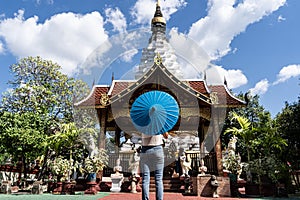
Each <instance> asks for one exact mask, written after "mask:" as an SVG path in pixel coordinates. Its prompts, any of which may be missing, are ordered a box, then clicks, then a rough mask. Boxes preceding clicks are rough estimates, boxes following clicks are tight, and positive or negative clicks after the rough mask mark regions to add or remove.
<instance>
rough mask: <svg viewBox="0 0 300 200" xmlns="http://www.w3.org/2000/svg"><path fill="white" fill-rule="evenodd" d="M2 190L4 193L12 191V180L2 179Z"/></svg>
mask: <svg viewBox="0 0 300 200" xmlns="http://www.w3.org/2000/svg"><path fill="white" fill-rule="evenodd" d="M1 192H2V193H4V194H10V193H11V182H10V181H2V185H1Z"/></svg>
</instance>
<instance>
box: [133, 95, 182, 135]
mask: <svg viewBox="0 0 300 200" xmlns="http://www.w3.org/2000/svg"><path fill="white" fill-rule="evenodd" d="M130 117H131V119H132V122H133V124H134V126H135V128H136V129H137V130H138V131H140V132H142V133H144V134H147V135H158V134H163V133H165V132H167V131H169V130H171V129H172V128H173V127H174V125H175V124H176V123H177V120H178V117H179V106H178V104H177V102H176V100H175V99H174V98H173V97H172V96H171V95H170V94H168V93H166V92H162V91H157V90H154V91H150V92H146V93H144V94H142V95H140V96H139V97H138V98H137V99H136V100H135V101H134V102H133V104H132V107H131V110H130Z"/></svg>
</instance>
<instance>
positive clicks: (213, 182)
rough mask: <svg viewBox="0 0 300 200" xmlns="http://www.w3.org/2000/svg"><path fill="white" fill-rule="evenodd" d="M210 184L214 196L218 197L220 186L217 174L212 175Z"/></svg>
mask: <svg viewBox="0 0 300 200" xmlns="http://www.w3.org/2000/svg"><path fill="white" fill-rule="evenodd" d="M210 185H211V186H212V188H213V198H218V197H219V195H218V187H219V183H218V181H217V177H216V176H215V175H211V178H210Z"/></svg>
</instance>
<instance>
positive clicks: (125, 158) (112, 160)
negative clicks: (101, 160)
mask: <svg viewBox="0 0 300 200" xmlns="http://www.w3.org/2000/svg"><path fill="white" fill-rule="evenodd" d="M186 154H188V155H189V157H190V158H191V168H192V170H191V171H192V173H193V175H196V174H197V173H198V172H199V167H200V166H201V164H200V162H201V158H202V159H203V160H204V165H205V166H206V167H207V172H206V173H208V174H214V175H217V174H218V170H217V160H216V154H215V153H209V154H200V153H199V152H192V151H188V152H186ZM132 156H134V153H133V152H120V153H119V154H110V155H109V161H108V163H109V164H108V167H106V168H104V170H103V176H104V177H109V176H110V175H111V174H112V173H114V171H113V167H114V166H116V164H117V163H116V161H117V159H118V158H119V159H120V166H122V172H121V173H123V175H124V176H125V177H128V176H130V175H131V173H130V169H129V166H130V162H131V159H132Z"/></svg>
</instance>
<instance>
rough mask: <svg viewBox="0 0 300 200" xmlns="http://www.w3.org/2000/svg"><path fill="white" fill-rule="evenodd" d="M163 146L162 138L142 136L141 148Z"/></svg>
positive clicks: (160, 136) (158, 136)
mask: <svg viewBox="0 0 300 200" xmlns="http://www.w3.org/2000/svg"><path fill="white" fill-rule="evenodd" d="M162 144H163V136H162V135H161V134H160V135H153V136H150V135H145V134H142V146H158V145H162Z"/></svg>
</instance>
